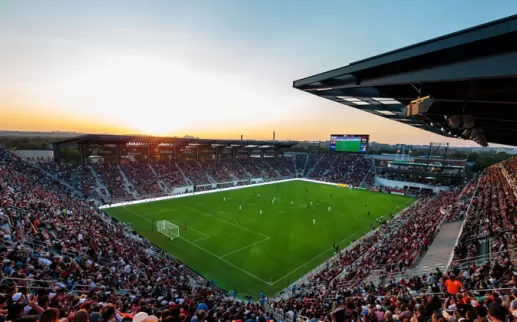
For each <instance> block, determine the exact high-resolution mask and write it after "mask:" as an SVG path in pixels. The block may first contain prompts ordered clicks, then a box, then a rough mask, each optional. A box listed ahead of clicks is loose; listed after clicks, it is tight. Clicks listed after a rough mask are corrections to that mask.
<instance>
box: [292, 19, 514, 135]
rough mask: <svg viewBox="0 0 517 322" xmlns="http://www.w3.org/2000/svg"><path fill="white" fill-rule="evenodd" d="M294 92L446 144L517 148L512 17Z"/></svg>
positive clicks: (307, 81) (310, 81)
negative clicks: (414, 129)
mask: <svg viewBox="0 0 517 322" xmlns="http://www.w3.org/2000/svg"><path fill="white" fill-rule="evenodd" d="M293 87H295V88H297V89H300V90H303V91H305V92H308V93H311V94H314V95H317V96H320V97H323V98H326V99H329V100H332V101H335V102H338V103H341V104H344V105H347V106H350V107H354V108H357V109H359V110H362V111H365V112H368V113H371V114H375V115H378V116H382V117H385V118H387V119H391V120H395V121H398V122H400V123H405V124H407V125H410V126H413V127H417V128H420V129H423V130H426V131H430V132H434V133H437V134H440V135H443V136H446V137H455V138H464V139H470V140H474V141H476V142H477V143H479V144H481V145H487V142H490V143H498V144H507V145H517V15H515V16H511V17H508V18H504V19H501V20H496V21H493V22H489V23H486V24H483V25H479V26H476V27H473V28H469V29H466V30H462V31H458V32H455V33H452V34H448V35H445V36H442V37H438V38H435V39H431V40H428V41H424V42H421V43H418V44H415V45H412V46H408V47H404V48H401V49H398V50H394V51H390V52H387V53H384V54H381V55H377V56H374V57H371V58H367V59H364V60H360V61H357V62H354V63H351V64H349V65H348V66H345V67H342V68H338V69H334V70H331V71H328V72H324V73H321V74H317V75H314V76H310V77H307V78H303V79H300V80H296V81H294V83H293Z"/></svg>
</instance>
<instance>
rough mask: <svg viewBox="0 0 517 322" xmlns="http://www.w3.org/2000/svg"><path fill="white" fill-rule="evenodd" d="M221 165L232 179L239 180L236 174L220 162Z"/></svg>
mask: <svg viewBox="0 0 517 322" xmlns="http://www.w3.org/2000/svg"><path fill="white" fill-rule="evenodd" d="M221 167H222V168H223V169H224V170H226V172H228V175H230V178H232V180H239V178H237V176H236V175H235V174H233V172H231V171H230V169H228V168H227V167H226V165H225V164H221Z"/></svg>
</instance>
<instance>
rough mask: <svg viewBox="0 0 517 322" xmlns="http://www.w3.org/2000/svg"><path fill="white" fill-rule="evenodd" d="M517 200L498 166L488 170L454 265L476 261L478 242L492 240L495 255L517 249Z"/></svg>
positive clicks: (463, 232)
mask: <svg viewBox="0 0 517 322" xmlns="http://www.w3.org/2000/svg"><path fill="white" fill-rule="evenodd" d="M515 206H516V197H515V194H514V191H513V188H512V187H511V186H510V185H509V183H508V181H507V180H506V178H505V176H504V175H503V169H502V168H501V166H499V165H495V166H492V167H490V168H488V169H486V170H485V171H484V173H483V175H482V177H481V178H480V180H479V184H478V186H477V191H476V192H475V197H474V199H473V200H472V204H471V205H470V210H469V213H468V214H467V219H466V221H465V225H464V227H463V231H462V234H461V236H460V238H459V242H458V245H457V247H456V248H455V251H454V261H456V262H460V261H462V260H464V259H467V258H475V257H477V256H480V255H482V254H479V253H478V251H479V249H478V247H476V245H477V240H478V239H481V238H490V239H491V245H492V249H491V252H492V253H501V252H505V251H508V250H511V249H514V248H516V247H517V220H516V216H515V215H516V208H515Z"/></svg>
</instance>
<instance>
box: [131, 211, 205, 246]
mask: <svg viewBox="0 0 517 322" xmlns="http://www.w3.org/2000/svg"><path fill="white" fill-rule="evenodd" d="M123 208H124V209H126V210H128V211H130V212H131V213H133V214H135V215H137V216H138V217H140V218H142V219H145V220H147V221H148V222H150V223H152V224H154V222H153V221H151V220H149V219H148V218H146V217H144V216H151V215H156V214H159V213H165V212H169V211H170V210H162V211H158V212H154V213H150V214H144V215H140V214H138V213H136V212H135V211H133V210H131V209H129V208H127V207H126V206H123ZM170 221H173V222H175V223H177V224H180V225H184V223H182V222H181V221H179V220H175V219H170ZM188 229H192V230H193V231H195V232H196V233H198V234H200V235H203V236H204V237H202V238H199V239H196V241H199V240H203V239H207V238H210V236H208V235H207V234H205V233H203V232H200V231H199V230H196V229H194V228H192V227H188Z"/></svg>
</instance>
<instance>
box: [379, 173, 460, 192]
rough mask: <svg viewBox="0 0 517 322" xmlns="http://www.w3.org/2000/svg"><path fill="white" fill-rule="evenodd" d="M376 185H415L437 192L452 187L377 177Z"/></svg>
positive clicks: (395, 186) (394, 186)
mask: <svg viewBox="0 0 517 322" xmlns="http://www.w3.org/2000/svg"><path fill="white" fill-rule="evenodd" d="M375 185H376V186H382V187H390V188H399V189H403V188H404V186H406V187H414V188H420V189H432V190H433V191H434V192H435V193H439V192H440V191H447V190H449V189H450V187H448V186H439V187H437V186H431V185H428V184H423V183H417V182H409V181H397V180H389V179H384V178H379V177H375Z"/></svg>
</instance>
